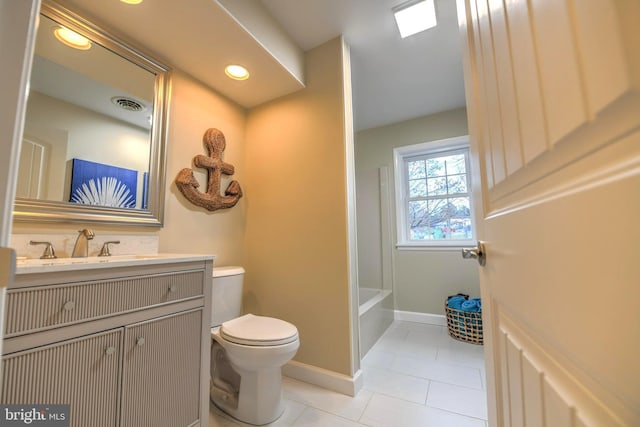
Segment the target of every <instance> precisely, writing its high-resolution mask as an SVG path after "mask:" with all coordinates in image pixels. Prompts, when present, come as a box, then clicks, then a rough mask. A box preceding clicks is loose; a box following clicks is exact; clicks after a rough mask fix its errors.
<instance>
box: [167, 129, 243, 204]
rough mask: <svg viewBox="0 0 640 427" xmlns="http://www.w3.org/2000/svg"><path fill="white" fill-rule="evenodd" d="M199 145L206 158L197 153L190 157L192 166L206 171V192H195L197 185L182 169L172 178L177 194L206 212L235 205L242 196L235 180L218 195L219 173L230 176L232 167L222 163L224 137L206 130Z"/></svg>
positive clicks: (215, 130)
mask: <svg viewBox="0 0 640 427" xmlns="http://www.w3.org/2000/svg"><path fill="white" fill-rule="evenodd" d="M202 142H203V143H204V146H205V148H206V149H207V155H206V156H204V155H202V154H198V155H197V156H195V157H194V158H193V164H194V165H195V166H196V167H199V168H204V169H207V175H208V177H207V192H206V193H201V192H200V191H198V190H197V188H198V187H200V183H198V181H196V179H195V177H194V176H193V170H191V169H189V168H185V169H182V170H181V171H180V172H179V173H178V176H177V177H176V185H177V186H178V189H179V190H180V192H181V193H182V194H183V195H184V197H186V198H187V200H189V201H190V202H191V203H193V204H194V205H196V206H201V207H203V208H205V209H207V210H209V211H216V210H218V209H228V208H231V207H233V206H235V204H236V203H238V200H240V197H242V189H241V188H240V184H239V183H238V181H235V180H234V181H231V182H230V183H229V185H228V186H227V189H226V190H225V192H224V194H225V195H224V196H223V195H221V194H220V178H221V176H222V174H224V175H233V173H234V171H235V168H234V167H233V165H231V164H229V163H225V162H223V161H222V152H223V151H224V149H225V147H226V145H227V143H226V142H225V138H224V134H223V133H222V132H221V131H219V130H218V129H215V128H211V129H207V131H206V132H205V133H204V136H203V137H202Z"/></svg>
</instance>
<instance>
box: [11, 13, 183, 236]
mask: <svg viewBox="0 0 640 427" xmlns="http://www.w3.org/2000/svg"><path fill="white" fill-rule="evenodd" d="M40 14H41V15H45V16H47V17H48V18H50V19H52V20H54V21H57V22H59V23H60V24H62V25H64V26H66V27H68V28H70V29H71V30H73V31H75V32H77V33H79V34H81V35H83V36H85V37H87V38H88V39H90V40H91V41H92V42H95V43H97V44H99V45H102V46H103V47H105V48H107V49H108V50H110V51H112V52H114V53H115V54H117V55H119V56H121V57H123V58H125V59H127V60H129V61H131V62H133V63H134V64H136V65H138V66H139V67H141V68H144V69H145V70H147V71H149V72H151V73H153V74H155V76H156V79H155V97H154V101H153V125H152V127H151V141H150V142H151V143H150V147H151V148H150V153H149V186H148V188H149V191H148V193H147V197H148V200H147V206H148V208H147V209H144V210H143V209H126V208H113V207H107V206H88V205H82V204H76V203H70V202H56V201H50V200H35V199H24V198H16V199H15V202H14V211H13V219H14V221H17V222H39V223H52V222H56V223H62V222H64V223H70V222H71V223H73V222H83V223H86V222H90V223H102V224H111V225H136V226H151V227H162V225H163V220H164V194H165V179H166V161H167V159H166V156H167V149H166V146H167V136H168V122H169V121H168V116H169V99H170V96H171V81H170V71H171V70H170V68H169V67H168V66H167V65H165V64H162V63H161V62H159V61H157V60H155V59H153V58H151V57H150V56H149V55H147V54H145V53H142V52H141V51H140V50H138V49H136V48H134V47H132V46H130V45H129V44H127V43H125V42H123V41H122V40H120V39H118V38H116V37H114V36H113V35H111V34H110V33H108V32H107V31H105V30H104V29H102V28H101V27H99V26H97V25H96V24H93V23H91V22H89V21H87V20H86V19H84V18H82V17H80V16H79V15H77V14H75V13H73V12H71V11H69V10H68V9H65V8H63V7H62V6H60V5H58V4H56V3H53V2H50V1H43V2H42V5H41V8H40ZM16 172H17V171H16Z"/></svg>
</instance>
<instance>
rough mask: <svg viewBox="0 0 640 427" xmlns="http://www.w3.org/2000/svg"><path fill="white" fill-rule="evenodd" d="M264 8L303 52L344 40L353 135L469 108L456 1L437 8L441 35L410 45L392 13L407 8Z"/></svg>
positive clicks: (443, 0) (349, 2)
mask: <svg viewBox="0 0 640 427" xmlns="http://www.w3.org/2000/svg"><path fill="white" fill-rule="evenodd" d="M261 1H262V3H263V4H264V5H265V7H266V8H267V9H268V10H269V11H270V12H271V14H272V15H273V17H274V18H275V19H276V20H277V21H278V22H279V23H280V24H281V25H282V26H283V28H284V30H285V31H286V32H287V33H288V34H289V35H290V36H291V37H292V38H293V39H294V40H295V41H296V42H297V43H298V44H299V45H300V47H301V48H302V49H303V50H305V51H306V50H308V49H311V48H313V47H315V46H318V45H320V44H322V43H324V42H325V41H327V40H330V39H332V38H334V37H336V36H338V35H340V34H344V37H345V40H346V41H347V43H348V44H349V45H350V46H351V67H352V70H351V71H352V81H353V96H354V115H355V119H354V122H355V127H356V130H362V129H368V128H372V127H377V126H382V125H386V124H390V123H396V122H399V121H403V120H407V119H411V118H415V117H420V116H425V115H429V114H433V113H437V112H440V111H446V110H450V109H453V108H457V107H462V106H464V105H465V98H464V83H463V75H462V54H461V47H460V38H459V34H458V18H457V14H456V2H455V1H454V0H436V4H435V6H436V14H437V19H438V25H437V27H435V28H432V29H430V30H427V31H425V32H423V33H419V34H416V35H414V36H411V37H407V38H406V39H401V38H400V35H399V33H398V30H397V27H396V23H395V20H394V18H393V14H392V12H391V9H392V8H393V7H394V6H396V5H398V4H402V3H404V2H405V1H406V0H261Z"/></svg>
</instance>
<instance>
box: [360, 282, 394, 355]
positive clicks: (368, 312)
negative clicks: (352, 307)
mask: <svg viewBox="0 0 640 427" xmlns="http://www.w3.org/2000/svg"><path fill="white" fill-rule="evenodd" d="M358 297H359V301H358V303H359V304H358V305H359V306H358V314H359V316H360V357H361V358H362V357H364V355H365V354H367V352H368V351H369V350H370V349H371V347H372V346H373V345H374V344H375V343H376V341H378V339H379V338H380V337H381V336H382V334H383V333H384V331H386V330H387V328H388V327H389V325H391V323H392V322H393V296H392V294H391V291H390V290H387V289H372V288H360V289H359V290H358Z"/></svg>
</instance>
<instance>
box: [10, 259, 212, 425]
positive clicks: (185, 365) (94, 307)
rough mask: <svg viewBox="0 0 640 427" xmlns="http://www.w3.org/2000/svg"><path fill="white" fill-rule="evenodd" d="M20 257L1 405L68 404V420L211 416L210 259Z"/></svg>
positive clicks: (203, 421) (138, 421)
mask: <svg viewBox="0 0 640 427" xmlns="http://www.w3.org/2000/svg"><path fill="white" fill-rule="evenodd" d="M27 261H32V263H29V262H23V263H22V265H21V263H19V264H18V269H17V274H16V280H15V283H14V284H13V286H12V287H11V288H10V289H8V291H7V309H6V320H5V325H4V341H3V349H2V351H3V377H2V378H3V379H2V401H3V403H5V404H70V418H71V425H72V426H95V427H98V426H121V427H125V426H131V427H141V426H167V427H175V426H197V425H207V423H208V409H209V405H208V401H209V399H208V396H209V375H208V372H209V345H210V332H209V328H210V313H211V310H210V306H211V301H210V299H211V296H210V295H211V292H210V286H211V270H212V266H213V258H212V257H206V256H188V255H175V256H172V255H152V256H140V257H135V256H131V257H111V259H108V260H100V259H97V258H94V259H86V258H85V259H80V260H77V259H69V260H53V261H52V262H50V263H49V264H51V265H44V264H46V262H44V261H45V260H42V261H41V262H38V261H40V260H27Z"/></svg>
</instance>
